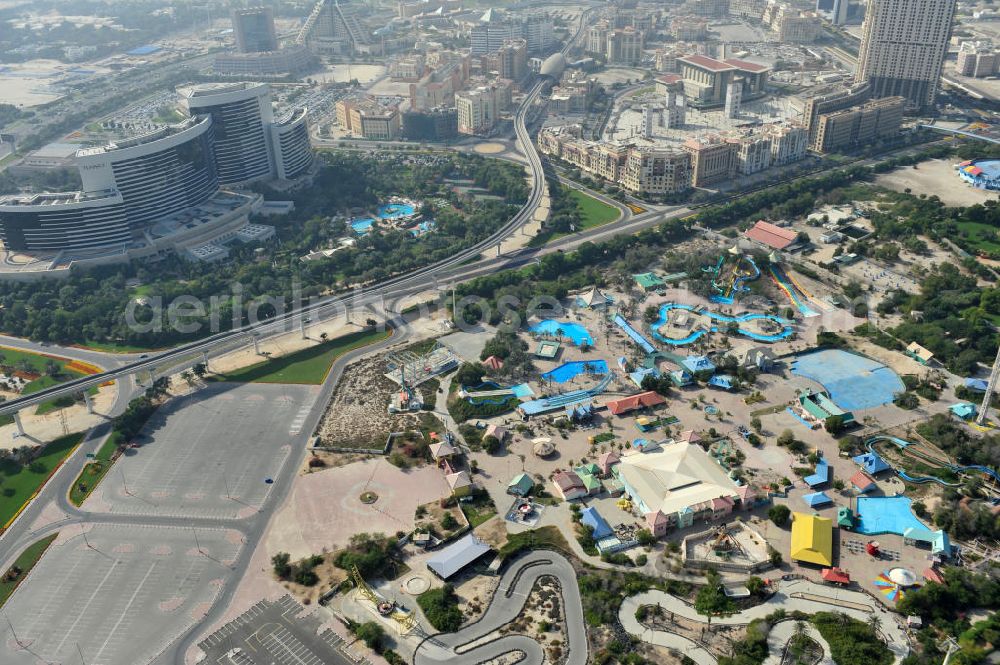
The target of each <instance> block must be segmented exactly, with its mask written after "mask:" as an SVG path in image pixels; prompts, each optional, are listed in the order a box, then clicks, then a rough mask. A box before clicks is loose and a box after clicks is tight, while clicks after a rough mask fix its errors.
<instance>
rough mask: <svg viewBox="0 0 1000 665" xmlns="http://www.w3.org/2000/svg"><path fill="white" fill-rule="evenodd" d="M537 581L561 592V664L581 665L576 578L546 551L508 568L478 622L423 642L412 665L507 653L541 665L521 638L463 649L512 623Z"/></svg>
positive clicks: (583, 651)
mask: <svg viewBox="0 0 1000 665" xmlns="http://www.w3.org/2000/svg"><path fill="white" fill-rule="evenodd" d="M542 576H551V577H554V578H555V579H556V580H558V581H559V586H560V587H561V591H562V601H563V602H562V605H563V615H564V617H565V620H566V632H567V634H566V647H567V649H568V650H569V655H568V656H567V658H566V661H565V662H566V663H567V665H586V663H587V654H588V647H587V627H586V623H585V622H584V619H583V603H582V601H581V600H580V588H579V586H578V585H577V581H576V572H575V571H574V570H573V566H572V565H571V564H570V562H569V561H568V560H567V559H566V558H565V557H564V556H562V555H561V554H559V553H557V552H554V551H551V550H535V551H533V552H528V553H526V554H524V555H522V556H520V557H519V558H518V559H517V560H515V561H514V562H513V563H511V564H510V566H509V567H508V568H507V570H506V572H505V573H504V574H503V577H501V578H500V585H499V586H498V587H497V590H496V592H495V593H494V594H493V598H492V599H491V601H490V605H489V607H488V608H487V609H486V612H485V613H484V614H483V616H482V617H480V619H479V620H478V621H475V622H473V623H471V624H468V625H466V626H464V627H463V628H462V629H461V630H459V631H458V632H457V633H438V634H436V635H431V636H429V637H427V638H426V639H424V641H423V642H421V643H420V645H419V646H418V647H417V649H416V652H415V653H414V654H413V663H414V665H441V664H443V663H448V664H449V665H450V664H451V663H483V662H486V661H489V660H492V659H494V658H499V657H500V656H502V655H503V654H505V653H508V652H510V651H522V652H524V654H525V656H526V657H525V659H524V660H523V661H521V662H523V663H527V664H528V665H541V664H542V662H544V659H545V658H544V653H543V651H542V646H541V645H540V644H539V643H538V642H536V641H535V640H534V639H532V638H530V637H528V636H526V635H509V636H506V637H501V638H499V639H494V640H491V641H488V642H485V643H481V644H477V645H475V646H473V647H471V648H470V647H468V646H467V645H469V644H471V643H473V642H476V641H478V640H480V639H482V638H483V637H485V636H487V635H490V634H491V633H493V632H494V631H496V630H499V629H500V628H501V627H503V626H506V625H507V624H509V623H510V622H511V621H513V620H514V619H515V618H517V617H518V616H519V615H520V614H521V610H522V608H523V607H524V603H525V601H526V600H527V597H528V595H529V594H530V593H531V589H532V587H534V585H535V582H536V581H537V580H538V578H539V577H542Z"/></svg>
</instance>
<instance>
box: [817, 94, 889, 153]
mask: <svg viewBox="0 0 1000 665" xmlns="http://www.w3.org/2000/svg"><path fill="white" fill-rule="evenodd" d="M906 101H907V100H906V98H904V97H899V96H896V97H884V98H882V99H875V100H872V101H869V102H865V103H864V104H861V105H859V106H853V107H851V108H847V109H844V110H841V111H834V112H832V113H824V114H821V115H820V116H819V118H818V121H817V124H816V135H815V138H814V140H813V144H812V149H813V150H815V151H817V152H831V151H834V150H841V149H845V148H852V147H855V146H861V145H870V144H872V143H875V142H877V141H880V140H883V139H887V138H892V137H894V136H896V135H897V134H899V128H900V126H901V125H902V123H903V110H904V109H905V108H906Z"/></svg>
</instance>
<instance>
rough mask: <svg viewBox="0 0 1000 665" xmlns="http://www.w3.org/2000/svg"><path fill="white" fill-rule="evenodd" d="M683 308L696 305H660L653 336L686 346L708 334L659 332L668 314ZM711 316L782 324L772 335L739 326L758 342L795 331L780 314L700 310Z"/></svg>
mask: <svg viewBox="0 0 1000 665" xmlns="http://www.w3.org/2000/svg"><path fill="white" fill-rule="evenodd" d="M674 309H683V310H686V311H688V312H692V311H694V309H695V308H694V307H691V306H690V305H679V304H677V303H670V302H668V303H665V304H663V305H661V306H660V318H659V319H657V320H656V321H654V322H653V323H652V325H650V329H651V332H652V333H653V337H654V338H655V339H657V340H659V341H661V342H663V343H664V344H671V345H673V346H684V345H685V344H690V343H691V342H693V341H695V340H696V339H698V338H699V337H701V336H702V335H704V334H706V333H707V332H708V331H706V330H697V331H695V332H693V333H691V334H690V335H688V336H687V337H685V338H683V339H671V338H669V337H664V336H663V335H661V334H660V333H659V330H660V328H661V327H662V326H663V325H665V324H666V323H667V319H668V316H669V314H670V311H671V310H674ZM700 314H704V315H705V316H707V317H709V318H710V319H712V320H713V321H721V322H723V323H737V324H739V323H745V322H747V321H760V320H762V319H767V320H769V321H773V322H774V323H776V324H778V325H779V326H781V332H777V333H774V334H772V335H762V334H760V333H756V332H753V331H752V330H745V329H743V328H737V330H738V331H739V333H740V334H741V335H743V336H744V337H749V338H750V339H755V340H757V341H758V342H778V341H780V340H783V339H785V338H787V337H788V336H790V335H791V334H792V332H793V330H792V326H791V325H790V324H789V323H788V321H785V320H784V319H783V318H781V317H779V316H774V315H772V314H741V315H739V316H726V315H725V314H719V313H717V312H711V311H708V310H705V311H702V312H700ZM718 331H719V329H718V328H717V327H715V326H713V327H712V330H711V332H718Z"/></svg>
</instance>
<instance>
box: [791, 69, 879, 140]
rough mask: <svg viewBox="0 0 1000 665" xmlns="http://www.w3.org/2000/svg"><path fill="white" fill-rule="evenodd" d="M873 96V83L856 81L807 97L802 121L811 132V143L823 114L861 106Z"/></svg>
mask: <svg viewBox="0 0 1000 665" xmlns="http://www.w3.org/2000/svg"><path fill="white" fill-rule="evenodd" d="M871 96H872V89H871V85H869V84H868V83H855V84H852V85H849V86H841V85H838V86H835V87H833V88H832V89H827V90H822V91H818V92H817V93H816V94H813V95H810V96H809V97H807V98H806V99H805V103H804V104H803V110H802V123H803V125H804V126H805V129H806V132H808V134H809V143H810V144H812V143H813V142H814V141H815V139H816V128H817V127H818V123H819V117H820V116H821V115H823V114H825V113H833V112H834V111H842V110H844V109H848V108H851V107H852V106H859V105H861V104H864V103H865V102H867V101H868V100H869V99H871Z"/></svg>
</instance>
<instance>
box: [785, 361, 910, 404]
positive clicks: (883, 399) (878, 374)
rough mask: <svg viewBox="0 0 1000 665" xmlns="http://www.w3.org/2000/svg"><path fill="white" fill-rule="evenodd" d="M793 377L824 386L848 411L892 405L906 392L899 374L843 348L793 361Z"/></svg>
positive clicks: (834, 399) (837, 402)
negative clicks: (901, 393) (801, 377)
mask: <svg viewBox="0 0 1000 665" xmlns="http://www.w3.org/2000/svg"><path fill="white" fill-rule="evenodd" d="M790 364H791V368H792V374H798V375H799V376H804V377H806V378H808V379H812V380H813V381H815V382H817V383H819V384H821V385H822V386H823V388H824V389H825V390H826V391H827V392H828V393H830V399H832V400H833V401H834V403H836V405H837V406H839V407H840V408H842V409H844V410H846V411H857V410H859V409H873V408H875V407H877V406H882V405H883V404H888V403H889V402H891V401H892V399H893V397H895V395H896V393H900V392H903V391H904V390H906V386H904V385H903V381H902V379H900V378H899V375H898V374H896V373H895V372H894V371H892V370H891V369H890V368H888V367H886V366H885V365H883V364H882V363H880V362H877V361H875V360H872V359H871V358H866V357H864V356H860V355H858V354H856V353H850V352H849V351H842V350H841V349H824V350H822V351H810V352H809V353H805V354H802V355H799V356H796V357H795V359H794V360H792V361H791V363H790Z"/></svg>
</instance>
